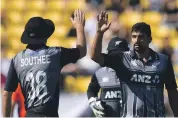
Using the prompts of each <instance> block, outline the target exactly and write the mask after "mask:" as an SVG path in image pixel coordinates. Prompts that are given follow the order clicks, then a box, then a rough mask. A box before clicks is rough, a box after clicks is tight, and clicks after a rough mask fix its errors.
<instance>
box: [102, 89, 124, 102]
mask: <svg viewBox="0 0 178 118" xmlns="http://www.w3.org/2000/svg"><path fill="white" fill-rule="evenodd" d="M121 96H122V94H121V88H120V87H114V88H102V89H101V100H104V101H120V100H121Z"/></svg>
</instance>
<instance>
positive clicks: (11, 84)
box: [4, 59, 18, 92]
mask: <svg viewBox="0 0 178 118" xmlns="http://www.w3.org/2000/svg"><path fill="white" fill-rule="evenodd" d="M17 85H18V77H17V73H16V70H15V68H14V62H13V59H12V60H11V63H10V67H9V71H8V75H7V80H6V84H5V87H4V90H6V91H9V92H14V91H15V90H16V88H17Z"/></svg>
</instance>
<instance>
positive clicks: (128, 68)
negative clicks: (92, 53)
mask: <svg viewBox="0 0 178 118" xmlns="http://www.w3.org/2000/svg"><path fill="white" fill-rule="evenodd" d="M150 52H151V56H150V58H149V59H148V61H147V63H144V62H143V61H142V60H141V59H139V58H138V57H137V55H136V54H135V52H134V51H128V52H124V53H118V54H114V55H107V54H103V56H104V66H108V67H111V68H113V69H114V70H115V71H116V73H117V76H118V78H119V79H120V82H121V84H122V90H123V113H122V116H123V117H129V116H130V117H137V116H140V117H156V116H159V117H164V116H165V108H164V96H163V89H164V85H165V86H166V89H172V88H176V87H177V85H176V81H175V76H174V72H173V67H172V64H171V61H170V59H168V57H167V56H165V55H163V54H160V53H156V52H154V51H153V50H151V49H150Z"/></svg>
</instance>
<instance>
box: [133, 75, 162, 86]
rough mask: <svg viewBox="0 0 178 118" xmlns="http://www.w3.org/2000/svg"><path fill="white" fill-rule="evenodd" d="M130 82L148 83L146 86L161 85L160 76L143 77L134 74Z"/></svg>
mask: <svg viewBox="0 0 178 118" xmlns="http://www.w3.org/2000/svg"><path fill="white" fill-rule="evenodd" d="M130 81H132V82H137V83H146V84H159V83H160V77H159V76H158V75H154V76H151V75H141V74H134V75H133V76H132V77H131V79H130Z"/></svg>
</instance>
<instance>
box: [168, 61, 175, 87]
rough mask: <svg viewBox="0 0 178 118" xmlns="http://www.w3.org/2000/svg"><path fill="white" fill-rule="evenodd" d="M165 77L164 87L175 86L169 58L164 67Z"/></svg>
mask: <svg viewBox="0 0 178 118" xmlns="http://www.w3.org/2000/svg"><path fill="white" fill-rule="evenodd" d="M165 79H166V81H165V86H166V89H175V88H177V84H176V79H175V75H174V70H173V66H172V63H171V60H170V59H169V60H168V65H167V68H166V78H165Z"/></svg>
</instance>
